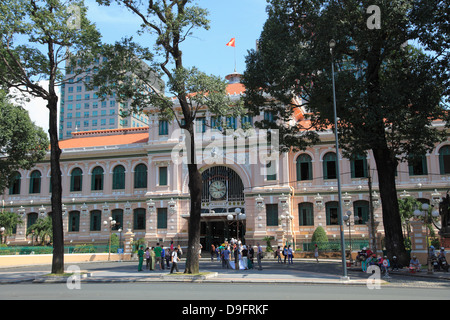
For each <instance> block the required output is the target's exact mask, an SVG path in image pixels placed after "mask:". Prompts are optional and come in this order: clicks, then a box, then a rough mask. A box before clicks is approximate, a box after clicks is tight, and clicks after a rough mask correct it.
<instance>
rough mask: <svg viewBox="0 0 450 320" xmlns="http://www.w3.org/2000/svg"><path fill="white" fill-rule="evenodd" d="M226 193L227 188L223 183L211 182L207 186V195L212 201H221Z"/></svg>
mask: <svg viewBox="0 0 450 320" xmlns="http://www.w3.org/2000/svg"><path fill="white" fill-rule="evenodd" d="M226 193H227V186H226V184H225V182H223V181H213V182H211V184H210V185H209V194H210V195H211V197H212V198H213V199H222V198H223V197H224V196H225V194H226Z"/></svg>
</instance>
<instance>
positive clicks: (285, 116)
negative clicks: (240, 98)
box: [244, 0, 449, 262]
mask: <svg viewBox="0 0 450 320" xmlns="http://www.w3.org/2000/svg"><path fill="white" fill-rule="evenodd" d="M268 2H269V6H268V8H267V12H268V20H267V21H266V23H265V25H264V28H263V32H262V33H261V37H260V39H259V46H258V50H257V51H256V50H253V51H250V52H249V55H248V56H247V70H246V71H245V72H244V84H245V86H246V88H247V94H246V99H245V103H246V106H248V107H249V109H250V111H252V112H254V113H256V114H259V113H260V112H261V111H271V112H272V113H274V114H275V117H274V119H275V120H282V121H280V122H276V121H273V122H270V123H269V122H268V121H261V122H259V123H256V126H260V127H266V128H267V127H269V128H277V129H280V135H281V139H280V145H281V146H282V148H284V150H289V148H290V147H293V148H294V149H303V148H305V146H307V145H310V144H311V143H314V135H315V134H317V132H320V131H322V130H329V129H330V128H331V129H332V130H337V131H338V134H339V135H338V136H339V144H340V145H341V147H342V152H343V155H344V156H345V157H347V158H351V157H354V156H358V155H364V154H367V152H369V151H372V154H373V158H374V160H375V162H376V165H377V172H378V178H379V179H378V180H379V188H380V197H381V202H382V205H383V208H382V209H383V221H384V226H385V233H386V238H387V242H386V248H387V250H388V251H389V252H391V253H393V252H394V251H395V252H396V255H397V256H400V257H401V259H402V260H404V261H405V262H406V259H407V256H406V252H405V250H404V244H403V241H402V228H401V220H400V214H399V208H398V203H397V201H396V200H397V199H396V192H395V188H396V187H395V168H396V167H397V165H398V163H399V162H400V161H405V160H407V159H408V157H410V156H414V155H423V154H426V153H427V152H430V151H431V150H432V149H434V148H435V145H436V143H439V142H441V141H443V139H445V138H446V134H447V133H446V131H445V130H440V129H439V128H437V127H436V126H433V122H434V121H436V120H446V119H447V118H448V112H447V109H446V106H445V105H444V101H445V94H448V76H449V73H448V61H447V60H448V59H447V60H446V59H445V58H443V57H444V56H447V57H448V52H449V50H448V49H449V45H448V41H447V43H444V42H445V40H443V39H444V38H445V37H447V39H448V35H449V33H448V28H447V27H446V26H447V25H448V19H449V18H448V14H445V13H444V12H445V9H444V8H445V7H446V6H445V1H435V2H434V1H433V2H432V4H431V3H430V2H429V1H428V2H427V1H425V0H419V1H400V0H398V1H374V2H371V3H370V5H376V6H378V7H379V8H380V11H381V19H380V21H381V25H380V28H379V29H369V28H368V25H367V22H368V19H369V18H370V14H367V11H366V10H367V6H368V5H366V4H363V3H362V2H361V1H356V0H351V1H344V2H339V3H338V2H336V1H312V0H269V1H268ZM435 5H438V6H440V7H435ZM433 15H436V16H435V17H433ZM433 23H436V26H438V28H437V30H439V31H440V32H442V33H443V36H442V35H438V36H437V37H436V38H434V39H433V37H432V36H430V35H432V34H435V33H436V31H437V30H436V29H434V27H435V26H434V25H433ZM332 39H334V40H335V47H334V48H333V49H332V50H331V49H330V46H329V43H330V40H332ZM417 40H419V41H420V42H422V43H426V44H427V48H428V49H430V51H422V50H421V49H418V48H416V47H414V46H412V45H411V44H410V43H414V42H416V41H417ZM439 44H442V49H441V47H440V46H439ZM433 50H434V51H435V52H433ZM441 50H442V51H441ZM433 54H434V55H433ZM332 66H334V70H335V72H334V74H333V72H332ZM333 79H335V84H336V86H335V90H336V94H335V97H336V109H337V112H336V113H337V117H338V118H339V121H338V124H337V128H335V127H334V119H335V114H334V110H333V109H334V108H333V105H334V97H333V86H332V83H333ZM296 108H302V110H303V111H304V113H305V118H306V121H302V122H299V123H297V125H293V124H292V122H289V119H290V117H292V114H293V111H294V110H295V109H296ZM288 124H289V125H288ZM283 130H284V131H283ZM286 131H287V132H286ZM309 131H312V132H311V133H309ZM308 133H309V134H310V135H308ZM289 134H292V135H293V136H294V137H295V138H296V139H294V138H292V139H291V138H290V137H291V136H290V135H289ZM311 136H312V137H313V138H311ZM285 137H287V139H286V138H285ZM316 139H317V136H316Z"/></svg>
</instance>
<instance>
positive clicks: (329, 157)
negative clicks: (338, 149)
mask: <svg viewBox="0 0 450 320" xmlns="http://www.w3.org/2000/svg"><path fill="white" fill-rule="evenodd" d="M323 178H324V179H336V178H337V171H336V154H335V153H334V152H328V153H327V154H326V155H324V156H323Z"/></svg>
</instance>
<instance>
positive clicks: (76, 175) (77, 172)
mask: <svg viewBox="0 0 450 320" xmlns="http://www.w3.org/2000/svg"><path fill="white" fill-rule="evenodd" d="M82 186H83V171H82V170H81V169H80V168H75V169H73V170H72V173H71V175H70V191H81V190H82Z"/></svg>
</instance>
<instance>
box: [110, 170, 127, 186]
mask: <svg viewBox="0 0 450 320" xmlns="http://www.w3.org/2000/svg"><path fill="white" fill-rule="evenodd" d="M112 188H113V189H125V168H124V167H123V166H122V165H118V166H115V167H114V169H113V184H112Z"/></svg>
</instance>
